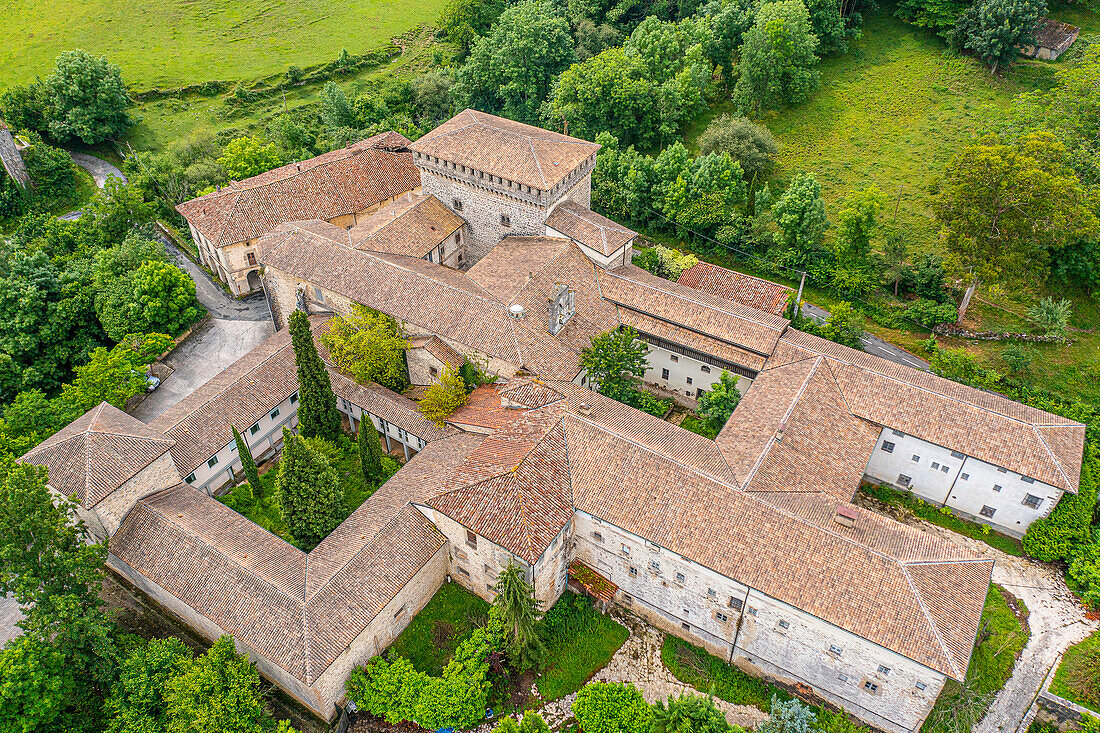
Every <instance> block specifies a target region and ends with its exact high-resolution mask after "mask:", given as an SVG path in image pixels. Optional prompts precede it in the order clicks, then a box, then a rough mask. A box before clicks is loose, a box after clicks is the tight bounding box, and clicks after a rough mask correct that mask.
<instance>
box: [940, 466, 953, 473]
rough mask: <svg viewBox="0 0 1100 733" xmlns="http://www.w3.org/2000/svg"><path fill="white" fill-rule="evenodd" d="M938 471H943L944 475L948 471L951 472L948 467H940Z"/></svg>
mask: <svg viewBox="0 0 1100 733" xmlns="http://www.w3.org/2000/svg"><path fill="white" fill-rule="evenodd" d="M940 470H941V471H943V472H944V473H947V472H948V471H950V470H951V467H950V466H940Z"/></svg>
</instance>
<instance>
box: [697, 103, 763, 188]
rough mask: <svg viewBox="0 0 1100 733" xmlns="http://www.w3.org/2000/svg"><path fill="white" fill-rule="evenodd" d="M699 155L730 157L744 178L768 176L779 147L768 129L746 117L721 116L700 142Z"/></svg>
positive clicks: (712, 122)
mask: <svg viewBox="0 0 1100 733" xmlns="http://www.w3.org/2000/svg"><path fill="white" fill-rule="evenodd" d="M699 152H700V153H702V154H704V155H706V154H708V153H729V156H730V157H731V158H733V159H734V160H736V161H737V162H738V163H739V164H740V165H741V170H743V171H744V172H745V175H747V176H753V175H767V174H768V173H771V171H772V168H774V167H775V160H774V159H775V156H776V155H778V154H779V143H777V142H776V141H775V138H774V137H773V136H772V134H771V132H770V131H769V130H768V128H766V127H764V126H763V125H758V124H756V123H755V122H753V121H752V120H750V119H748V118H747V117H730V116H729V115H722V116H721V117H719V118H718V119H716V120H712V121H711V123H710V125H708V126H707V129H706V132H704V133H703V134H702V136H700V138H699Z"/></svg>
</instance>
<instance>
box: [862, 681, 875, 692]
mask: <svg viewBox="0 0 1100 733" xmlns="http://www.w3.org/2000/svg"><path fill="white" fill-rule="evenodd" d="M863 689H865V690H867V692H878V685H876V684H875V683H874V682H871V681H870V680H865V681H864V683H863Z"/></svg>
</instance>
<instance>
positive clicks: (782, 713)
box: [756, 695, 817, 733]
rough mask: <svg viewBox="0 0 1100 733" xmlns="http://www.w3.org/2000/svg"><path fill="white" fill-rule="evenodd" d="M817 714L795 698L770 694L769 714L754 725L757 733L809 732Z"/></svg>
mask: <svg viewBox="0 0 1100 733" xmlns="http://www.w3.org/2000/svg"><path fill="white" fill-rule="evenodd" d="M816 720H817V715H816V714H815V713H814V712H813V711H812V710H810V708H809V706H807V705H803V704H802V702H801V701H800V700H798V699H796V698H791V699H790V700H786V701H784V700H780V699H779V697H778V696H776V695H772V705H771V715H770V716H769V717H768V719H767V720H765V721H764V722H763V723H761V724H760V725H758V726H756V730H757V731H758V733H810V730H811V726H812V725H813V724H814V722H815V721H816Z"/></svg>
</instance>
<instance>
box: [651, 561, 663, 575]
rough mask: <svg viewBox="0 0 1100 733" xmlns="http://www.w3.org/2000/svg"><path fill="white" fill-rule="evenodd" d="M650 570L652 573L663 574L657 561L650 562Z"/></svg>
mask: <svg viewBox="0 0 1100 733" xmlns="http://www.w3.org/2000/svg"><path fill="white" fill-rule="evenodd" d="M649 569H650V571H651V572H654V573H659V572H661V563H659V562H657V561H656V560H650V561H649Z"/></svg>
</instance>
